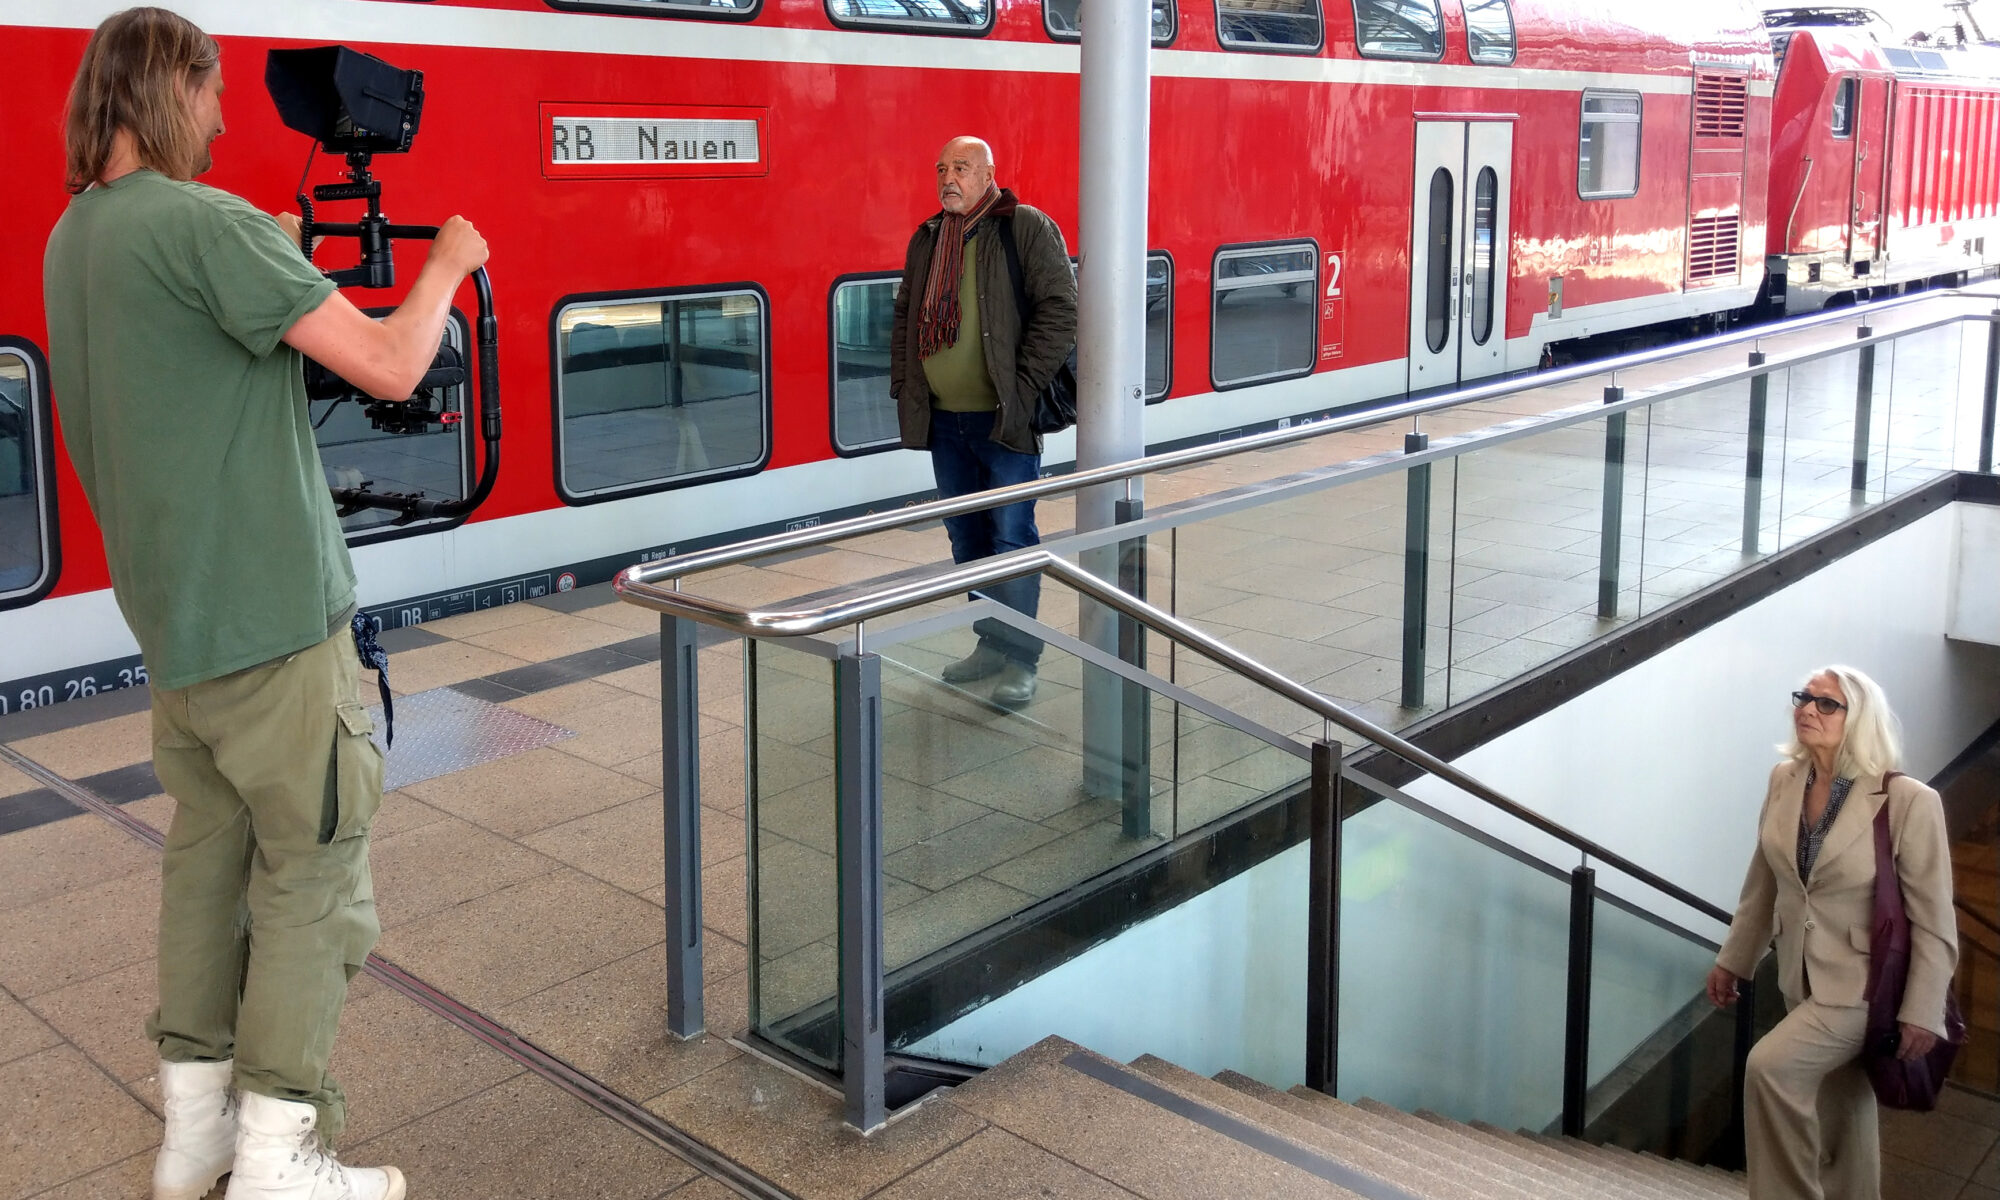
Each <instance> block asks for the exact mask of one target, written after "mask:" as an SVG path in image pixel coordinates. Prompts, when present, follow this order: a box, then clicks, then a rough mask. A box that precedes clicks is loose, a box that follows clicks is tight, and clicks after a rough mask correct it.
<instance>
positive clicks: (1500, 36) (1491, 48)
mask: <svg viewBox="0 0 2000 1200" xmlns="http://www.w3.org/2000/svg"><path fill="white" fill-rule="evenodd" d="M1465 40H1466V45H1467V48H1468V49H1469V50H1471V52H1472V61H1473V62H1476V63H1510V62H1513V61H1514V10H1513V9H1511V8H1509V7H1508V5H1507V0H1465Z"/></svg>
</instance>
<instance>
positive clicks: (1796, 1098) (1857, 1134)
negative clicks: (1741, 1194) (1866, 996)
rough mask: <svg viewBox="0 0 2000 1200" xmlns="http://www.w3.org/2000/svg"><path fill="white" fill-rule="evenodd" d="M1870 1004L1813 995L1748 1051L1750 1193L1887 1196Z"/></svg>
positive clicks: (1859, 1198)
mask: <svg viewBox="0 0 2000 1200" xmlns="http://www.w3.org/2000/svg"><path fill="white" fill-rule="evenodd" d="M1867 1025H1868V1010H1867V1009H1866V1008H1834V1007H1832V1006H1830V1005H1825V1004H1821V1003H1820V1002H1818V1001H1817V1000H1813V999H1810V998H1808V999H1807V1000H1806V1001H1805V1002H1804V1003H1803V1004H1800V1005H1799V1006H1798V1007H1797V1008H1794V1009H1793V1010H1792V1011H1791V1012H1790V1013H1789V1014H1788V1015H1787V1016H1786V1017H1785V1019H1784V1020H1782V1021H1780V1022H1778V1025H1777V1028H1775V1029H1773V1030H1771V1032H1769V1033H1767V1034H1765V1035H1764V1037H1763V1039H1762V1040H1760V1041H1759V1042H1758V1043H1757V1045H1756V1046H1755V1047H1753V1048H1752V1049H1751V1051H1750V1063H1749V1071H1748V1075H1747V1077H1746V1080H1745V1083H1744V1087H1743V1112H1744V1141H1745V1145H1746V1149H1747V1151H1748V1156H1749V1166H1750V1200H1880V1197H1881V1195H1882V1138H1881V1132H1880V1129H1879V1126H1878V1124H1877V1119H1876V1110H1875V1090H1874V1088H1873V1087H1872V1086H1870V1084H1869V1082H1868V1073H1867V1071H1866V1070H1864V1069H1863V1068H1862V1066H1861V1063H1860V1060H1859V1057H1858V1056H1859V1055H1860V1053H1861V1042H1862V1036H1863V1034H1864V1033H1865V1032H1866V1029H1867Z"/></svg>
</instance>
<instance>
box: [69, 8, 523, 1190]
mask: <svg viewBox="0 0 2000 1200" xmlns="http://www.w3.org/2000/svg"><path fill="white" fill-rule="evenodd" d="M221 100H222V70H221V61H220V52H219V50H218V48H217V46H216V44H215V42H214V40H213V39H211V38H209V37H208V36H207V35H206V34H204V33H203V32H202V31H201V30H199V29H197V28H196V27H195V26H194V25H192V24H190V23H189V22H188V21H186V20H185V19H183V18H181V17H179V16H176V15H175V14H173V13H170V12H167V11H165V10H164V9H158V8H135V9H130V10H127V11H125V12H121V13H118V14H117V15H115V16H113V17H111V18H110V19H108V20H106V21H105V22H104V23H103V24H102V25H101V26H99V27H98V29H97V30H96V32H95V33H94V34H93V35H92V36H91V39H90V43H89V45H88V46H87V47H86V48H85V50H84V54H83V61H82V64H81V65H80V66H79V68H78V70H77V75H76V81H75V83H74V84H73V85H72V87H71V91H70V97H69V106H68V111H67V114H66V116H65V125H64V136H65V142H66V148H67V154H68V164H67V180H66V182H67V185H68V188H69V191H70V192H72V193H74V199H72V200H71V201H70V205H69V208H68V210H67V211H66V212H65V213H64V214H63V217H62V219H61V221H59V222H58V223H57V224H56V227H55V231H54V232H53V233H52V234H51V235H50V237H49V244H48V252H47V258H46V260H45V263H44V288H45V292H46V301H47V304H46V307H47V310H48V322H49V347H50V356H49V357H50V360H51V368H52V373H53V375H54V378H55V383H56V391H57V407H58V410H59V412H60V414H61V418H62V426H63V435H64V441H65V444H66V446H67V448H68V451H69V455H70V459H71V462H72V463H73V464H74V465H75V467H76V472H77V475H78V476H79V478H80V479H81V480H82V483H83V487H84V491H85V494H86V495H87V496H88V497H89V499H90V504H91V508H92V510H93V511H94V513H95V514H96V517H97V523H98V526H99V527H100V529H101V530H102V531H103V535H104V550H105V557H106V560H107V563H108V565H109V567H110V572H111V583H112V591H113V593H114V594H115V595H116V597H117V599H118V605H119V608H120V610H121V611H122V612H123V613H124V615H125V619H126V621H127V623H129V624H130V625H131V627H132V631H133V634H134V635H135V636H136V637H137V638H138V641H139V648H140V650H141V651H142V652H143V654H144V656H145V660H146V665H147V667H148V669H149V670H150V672H151V677H152V704H153V765H154V769H155V771H156V772H157V773H158V775H159V777H160V781H161V783H162V784H164V785H165V787H166V789H167V791H168V792H169V793H171V794H172V795H173V797H174V799H175V802H176V805H175V810H174V818H173V823H172V826H171V828H170V829H169V830H168V832H167V837H166V852H165V856H164V859H163V861H162V865H161V904H160V931H159V937H160V941H159V1008H158V1009H157V1010H156V1011H155V1013H154V1014H153V1017H152V1019H151V1020H150V1021H149V1022H148V1033H149V1034H150V1036H151V1037H152V1038H153V1040H154V1042H155V1043H156V1044H157V1045H158V1047H159V1053H160V1059H161V1064H160V1086H161V1092H162V1094H163V1098H164V1101H165V1104H164V1107H165V1114H166V1133H165V1140H164V1142H163V1143H162V1145H161V1147H160V1153H159V1156H158V1159H157V1160H156V1162H155V1166H154V1175H153V1195H154V1197H155V1200H168V1198H183V1197H185V1198H188V1200H197V1198H199V1197H201V1196H203V1195H205V1194H206V1193H207V1192H208V1190H209V1189H210V1188H211V1187H212V1186H213V1185H214V1183H215V1181H216V1180H217V1179H218V1178H219V1177H220V1176H221V1175H222V1174H223V1173H224V1172H226V1171H230V1170H231V1169H232V1167H233V1170H234V1174H233V1176H232V1178H231V1181H230V1186H229V1196H230V1197H231V1198H232V1200H247V1198H249V1197H257V1196H277V1195H281V1194H282V1195H284V1196H287V1197H301V1198H303V1197H311V1200H398V1198H400V1197H401V1196H402V1195H403V1193H404V1185H403V1177H402V1175H401V1173H400V1172H398V1171H397V1170H396V1169H395V1168H394V1167H384V1168H380V1169H355V1168H343V1167H342V1166H341V1165H340V1164H339V1162H338V1161H337V1160H335V1159H334V1158H333V1155H332V1152H331V1150H330V1149H328V1146H330V1144H331V1141H332V1139H333V1138H335V1137H336V1136H338V1134H339V1132H340V1129H341V1126H342V1124H343V1122H344V1118H345V1112H344V1103H343V1100H342V1096H341V1092H340V1089H339V1087H337V1086H336V1085H335V1083H334V1081H333V1080H332V1078H330V1077H329V1076H328V1075H327V1059H328V1057H329V1055H330V1053H331V1051H332V1045H333V1036H334V1030H335V1027H336V1025H337V1024H338V1022H339V1017H340V1010H341V1006H342V1004H343V1003H344V1001H345V999H346V992H347V983H348V980H349V979H350V978H351V977H352V976H353V974H354V972H356V971H357V970H359V969H360V968H361V965H362V962H363V960H364V959H365V958H366V957H367V954H368V951H369V949H370V948H371V947H372V946H373V945H374V944H375V939H376V936H377V934H378V933H379V931H380V929H379V926H378V925H377V923H376V918H375V904H374V892H373V888H372V885H371V883H370V879H369V873H368V830H369V825H370V822H371V820H372V819H373V817H374V815H375V810H376V808H377V807H378V806H379V805H380V803H381V796H382V758H381V754H380V752H379V751H378V750H377V749H376V748H375V746H374V744H373V743H372V742H371V741H370V740H369V736H368V734H369V730H370V725H369V718H368V715H367V709H366V708H365V707H364V706H363V704H362V701H361V695H360V691H359V687H358V682H359V663H358V661H357V658H356V652H355V647H354V645H353V643H352V641H351V640H350V637H349V631H348V622H349V620H350V618H351V617H352V615H353V613H354V611H355V582H354V568H353V565H352V564H351V563H350V562H349V559H348V554H347V546H346V542H345V541H344V539H343V538H342V536H341V530H340V523H339V521H338V520H337V519H336V517H335V515H334V509H333V504H332V501H331V498H330V497H329V496H328V494H327V486H326V480H325V477H324V475H323V473H322V471H321V467H320V460H319V454H318V450H317V447H316V446H315V445H314V441H313V433H312V429H311V428H310V426H309V424H308V421H307V409H306V396H305V389H304V384H303V382H302V379H301V371H300V367H301V363H300V355H301V354H306V355H310V356H311V357H313V358H314V359H316V360H318V361H319V362H321V363H323V364H325V365H326V366H327V367H329V368H330V369H332V370H334V371H336V372H338V373H339V374H341V375H343V376H345V377H346V378H347V379H348V380H349V381H350V382H352V383H353V384H355V385H356V386H357V387H359V388H362V389H364V390H365V391H367V392H369V393H370V394H371V395H374V396H376V397H379V398H382V399H399V398H405V397H407V396H408V395H409V394H410V392H411V390H412V389H413V388H414V387H415V385H416V383H417V381H418V380H419V379H420V378H421V377H422V375H423V373H424V370H425V368H426V367H427V366H428V365H429V364H430V361H431V356H432V354H433V352H434V351H435V350H436V349H437V346H438V340H439V336H440V334H441V332H442V330H443V327H444V321H445V318H446V315H447V312H448V310H449V308H450V304H451V297H452V293H453V291H454V290H456V288H457V287H458V285H459V284H460V282H461V281H463V280H464V278H465V277H466V275H467V274H469V273H470V272H471V271H473V270H474V269H475V268H477V267H478V266H479V265H480V264H481V263H483V262H484V261H485V259H486V243H485V241H484V240H483V239H482V238H481V237H480V236H479V234H478V233H477V232H476V231H475V230H474V229H473V228H472V226H471V225H469V224H467V223H466V222H465V221H463V220H461V219H459V218H457V217H453V218H452V219H451V220H450V221H448V222H446V223H445V225H444V228H443V229H442V230H441V231H440V233H439V234H438V238H437V241H436V243H435V244H434V245H433V246H432V247H431V251H430V256H429V260H428V261H427V262H426V263H425V264H424V268H423V271H422V273H421V274H420V275H419V276H418V278H417V280H416V283H415V284H414V286H412V287H411V288H410V292H409V296H408V298H407V299H406V300H405V301H404V302H403V305H402V307H400V308H399V309H397V310H396V312H395V313H394V314H392V315H391V316H389V317H388V318H386V319H384V320H382V321H380V322H376V321H373V320H370V319H369V318H368V317H366V316H365V315H363V314H362V313H361V312H360V311H359V310H357V309H356V308H355V307H354V306H353V305H352V304H350V303H349V302H348V301H347V300H346V299H344V298H343V297H342V296H341V295H340V293H339V292H338V291H336V290H335V288H334V285H333V284H332V282H330V281H329V280H327V279H325V278H323V277H322V276H321V275H320V273H319V272H318V271H316V270H315V269H314V268H313V266H312V264H311V263H309V262H307V261H306V259H305V258H304V257H303V256H302V255H301V254H300V253H299V250H298V247H297V245H296V244H295V241H294V240H293V237H287V229H283V228H281V227H280V224H279V222H278V221H275V220H273V219H272V218H271V217H269V216H267V215H265V214H264V213H261V212H259V211H257V210H256V209H255V208H252V207H251V206H250V205H248V204H246V203H245V202H243V201H242V200H240V199H238V198H237V197H235V196H232V195H230V194H228V193H227V192H222V191H218V190H216V189H214V188H210V187H206V186H203V185H201V184H198V183H194V182H192V180H193V178H194V177H195V176H197V175H199V174H201V173H203V172H204V171H206V170H208V169H209V167H210V165H211V162H212V160H211V159H210V156H209V149H208V148H209V144H210V143H211V142H213V141H214V140H215V139H216V138H217V137H219V136H221V134H222V128H223V126H222V104H221ZM289 231H290V232H291V233H292V234H293V235H294V237H295V236H296V231H297V226H296V222H295V221H294V222H290V223H289ZM239 912H241V913H247V928H246V927H245V922H244V920H243V919H242V918H241V917H239ZM239 1090H240V1093H241V1095H240V1106H239V1104H238V1102H237V1098H236V1093H237V1092H238V1091H239Z"/></svg>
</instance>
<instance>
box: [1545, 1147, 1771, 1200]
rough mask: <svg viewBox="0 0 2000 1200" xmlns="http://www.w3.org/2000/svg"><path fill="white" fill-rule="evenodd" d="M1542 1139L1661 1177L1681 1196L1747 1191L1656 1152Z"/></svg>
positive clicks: (1726, 1199)
mask: <svg viewBox="0 0 2000 1200" xmlns="http://www.w3.org/2000/svg"><path fill="white" fill-rule="evenodd" d="M1542 1141H1543V1142H1545V1143H1546V1144H1547V1145H1549V1146H1551V1147H1553V1148H1554V1149H1556V1150H1558V1151H1560V1152H1562V1153H1564V1154H1568V1155H1571V1156H1572V1157H1575V1158H1579V1159H1586V1160H1588V1161H1592V1162H1601V1163H1607V1164H1615V1165H1617V1166H1620V1167H1622V1168H1623V1169H1625V1170H1629V1171H1634V1172H1639V1173H1642V1174H1644V1175H1645V1176H1646V1177H1647V1178H1649V1179H1657V1180H1659V1181H1660V1182H1661V1183H1662V1185H1663V1186H1665V1187H1667V1188H1670V1189H1675V1190H1676V1191H1677V1194H1680V1195H1686V1194H1688V1193H1687V1189H1689V1188H1694V1189H1698V1192H1699V1194H1702V1195H1708V1196H1714V1197H1716V1200H1731V1198H1732V1197H1739V1196H1741V1195H1742V1194H1743V1193H1742V1189H1741V1188H1737V1189H1735V1190H1731V1189H1730V1188H1729V1186H1728V1184H1727V1182H1726V1180H1727V1176H1726V1175H1725V1176H1717V1175H1711V1174H1709V1173H1708V1172H1706V1171H1704V1170H1702V1169H1701V1168H1700V1167H1698V1166H1695V1165H1694V1164H1692V1163H1683V1162H1676V1161H1674V1160H1673V1159H1669V1158H1661V1157H1660V1156H1658V1155H1656V1154H1641V1153H1637V1152H1634V1151H1631V1150H1627V1149H1625V1148H1624V1147H1622V1146H1600V1145H1597V1144H1596V1143H1593V1142H1586V1141H1581V1140H1579V1139H1577V1138H1571V1137H1547V1138H1543V1139H1542Z"/></svg>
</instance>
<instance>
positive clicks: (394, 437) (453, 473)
mask: <svg viewBox="0 0 2000 1200" xmlns="http://www.w3.org/2000/svg"><path fill="white" fill-rule="evenodd" d="M393 311H395V310H393V309H388V308H371V309H369V310H368V315H369V316H372V317H384V316H387V315H388V314H389V313H391V312H393ZM468 329H469V326H468V325H467V324H466V320H465V314H464V313H462V312H459V311H458V310H457V309H453V310H452V311H451V319H450V320H449V321H446V322H445V326H444V340H445V342H446V343H448V344H449V345H450V346H451V347H452V348H453V349H455V350H457V351H458V352H459V355H460V356H461V357H462V358H465V359H468V360H469V359H470V358H471V353H470V351H469V350H468V349H467V348H466V347H467V343H468V342H469V341H470V340H471V339H470V337H469V336H468ZM470 390H471V389H470V388H468V387H467V386H466V385H464V384H460V385H459V386H458V387H454V388H450V389H448V390H447V391H446V392H445V394H444V396H443V399H444V402H445V410H446V411H447V412H454V413H457V414H458V415H459V420H458V422H457V423H456V424H453V425H446V426H444V427H443V428H440V429H430V430H426V431H424V432H423V433H384V432H383V431H381V430H379V429H376V428H375V427H374V426H373V425H372V424H371V423H370V422H369V420H368V418H367V416H366V415H365V414H364V413H363V411H362V409H363V407H364V406H365V404H366V403H367V401H365V400H364V401H355V400H339V401H327V400H316V401H313V402H312V405H311V409H312V422H313V437H314V438H315V439H316V440H317V441H318V442H319V461H320V467H321V468H322V469H323V470H324V471H325V472H326V482H327V486H328V487H337V488H352V487H363V486H366V487H367V488H369V489H370V490H371V491H377V492H422V493H424V495H425V496H427V497H429V498H430V499H433V500H463V499H464V498H465V497H466V495H467V494H469V493H470V491H471V490H472V441H473V434H474V431H475V430H476V428H477V426H478V424H479V423H478V421H476V420H474V419H473V414H472V413H471V412H470V411H469V410H468V406H467V394H468V393H469V392H470ZM399 516H400V514H399V513H396V512H394V511H392V510H390V509H385V508H364V509H362V510H361V511H359V512H356V513H351V514H349V515H347V516H345V517H342V518H341V521H340V527H341V529H342V530H344V531H345V532H346V533H347V536H348V537H349V538H350V539H351V538H353V537H354V536H355V535H356V534H365V533H373V532H376V531H379V530H381V529H384V528H386V527H389V526H392V525H394V523H395V522H396V520H397V519H398V517H399ZM442 520H444V518H432V519H431V520H429V521H412V522H410V523H409V524H407V525H403V526H400V527H399V528H401V529H406V530H407V529H421V528H423V527H424V526H425V525H430V524H436V523H439V522H441V521H442Z"/></svg>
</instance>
